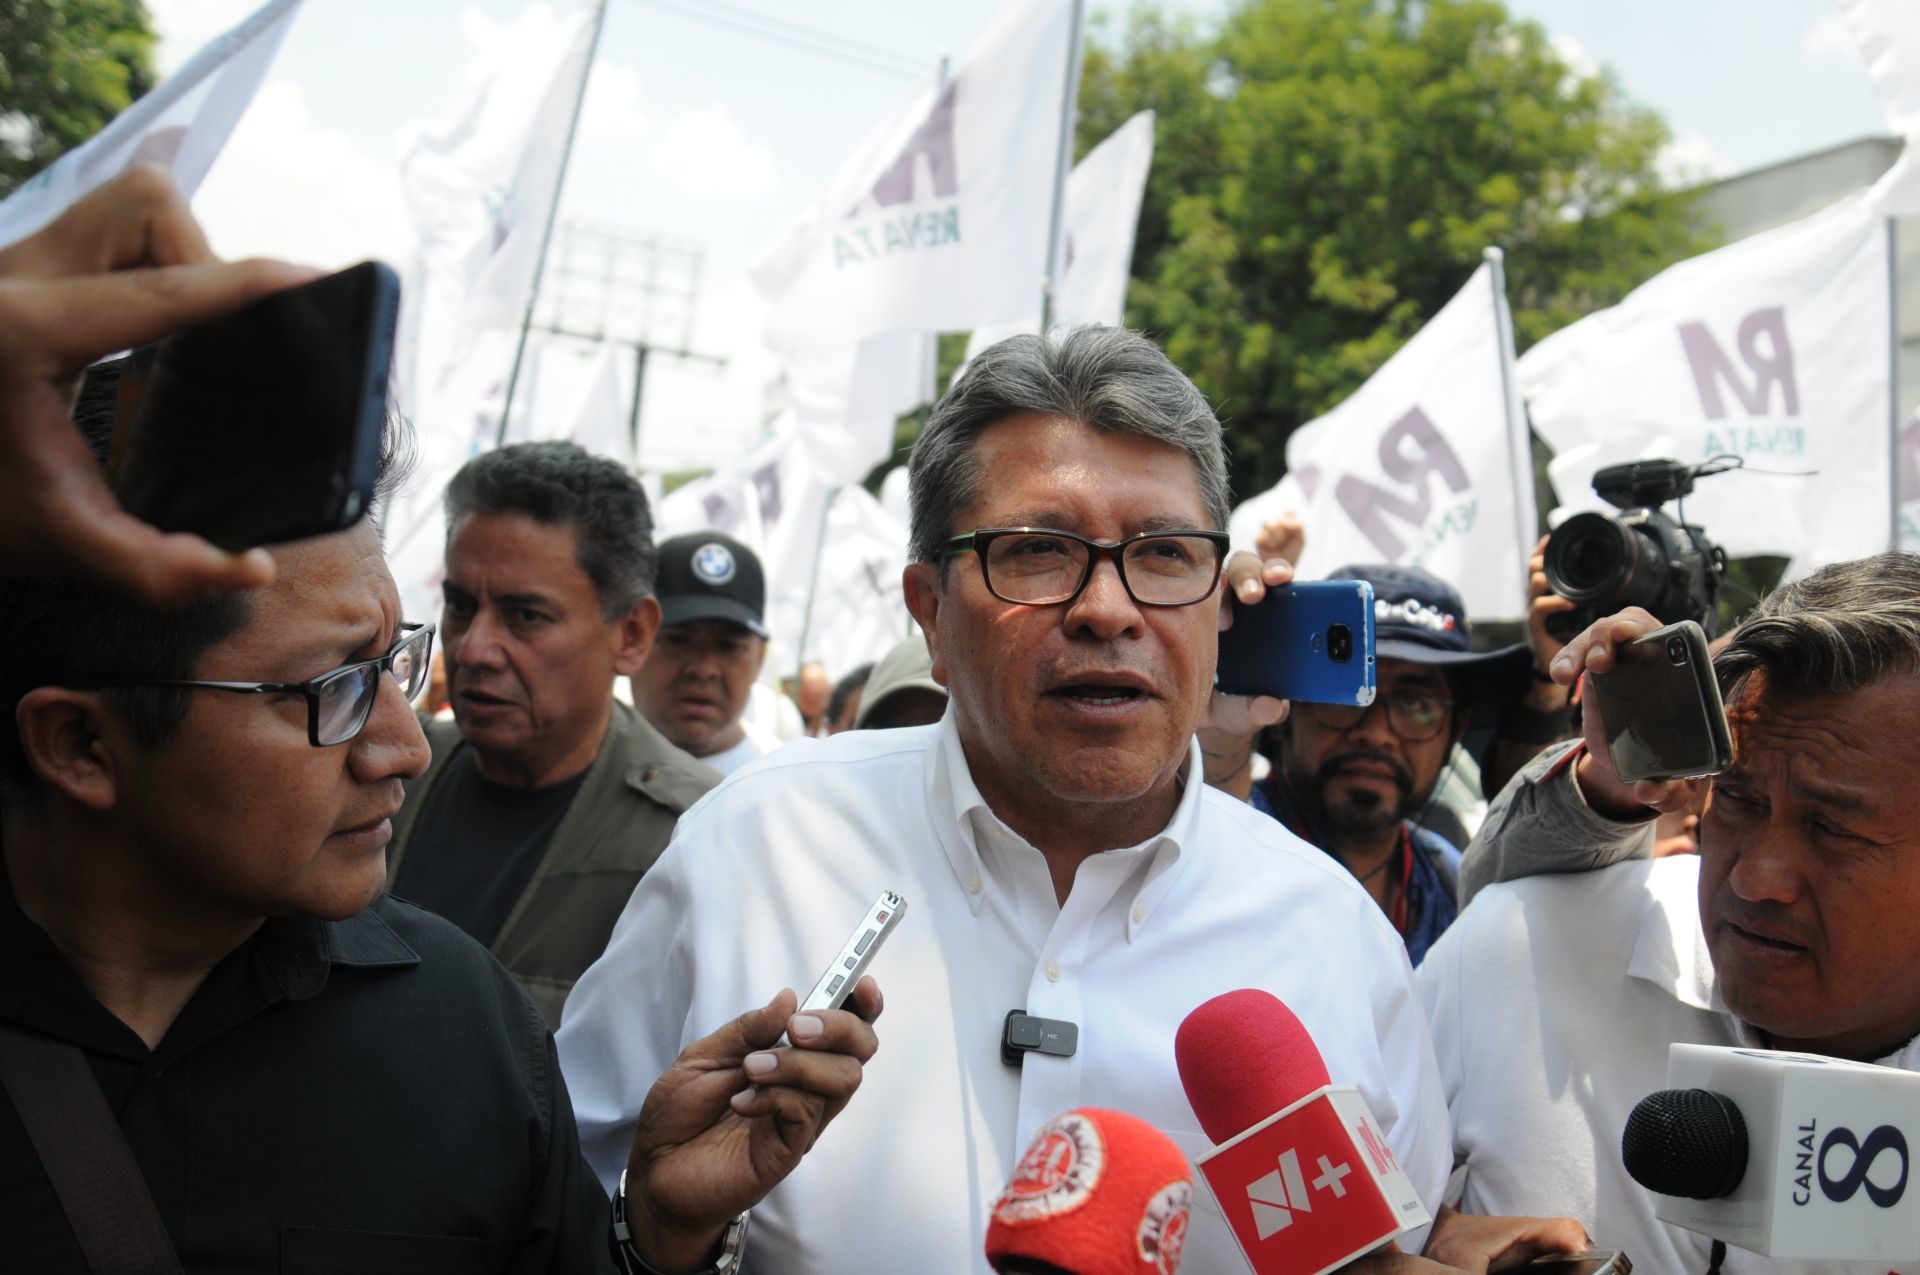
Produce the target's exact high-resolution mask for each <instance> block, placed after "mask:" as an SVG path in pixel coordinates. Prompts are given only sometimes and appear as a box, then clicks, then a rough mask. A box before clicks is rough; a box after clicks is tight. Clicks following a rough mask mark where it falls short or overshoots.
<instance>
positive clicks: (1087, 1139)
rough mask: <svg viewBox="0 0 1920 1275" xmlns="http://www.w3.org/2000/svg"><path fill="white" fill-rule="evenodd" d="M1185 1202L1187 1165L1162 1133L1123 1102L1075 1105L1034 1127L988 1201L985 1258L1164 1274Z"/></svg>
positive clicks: (1181, 1232) (1083, 1272) (1087, 1271)
mask: <svg viewBox="0 0 1920 1275" xmlns="http://www.w3.org/2000/svg"><path fill="white" fill-rule="evenodd" d="M1192 1207H1193V1175H1192V1171H1191V1170H1189V1169H1188V1168H1187V1157H1186V1156H1185V1155H1184V1154H1182V1152H1181V1150H1180V1148H1179V1147H1176V1146H1175V1145H1173V1142H1172V1140H1171V1139H1169V1138H1168V1137H1167V1135H1166V1134H1164V1133H1161V1132H1160V1131H1159V1130H1158V1129H1156V1128H1154V1127H1153V1126H1152V1125H1150V1124H1148V1123H1147V1122H1146V1121H1144V1120H1141V1119H1138V1118H1137V1117H1134V1116H1130V1115H1127V1114H1126V1113H1125V1112H1121V1111H1104V1110H1101V1109H1100V1108H1097V1107H1081V1108H1078V1109H1076V1110H1074V1111H1069V1112H1067V1113H1066V1114H1065V1115H1063V1116H1057V1117H1055V1118H1054V1119H1052V1120H1049V1121H1048V1122H1047V1123H1046V1124H1044V1125H1041V1126H1040V1130H1039V1132H1038V1133H1036V1134H1034V1137H1033V1145H1031V1146H1030V1147H1028V1148H1027V1153H1026V1154H1025V1155H1023V1156H1021V1157H1020V1163H1019V1164H1018V1165H1016V1166H1015V1167H1014V1170H1013V1177H1012V1178H1011V1179H1009V1180H1008V1182H1007V1189H1006V1192H1005V1193H1004V1194H1002V1195H1001V1197H1000V1200H999V1202H998V1203H997V1204H995V1205H994V1206H993V1220H992V1221H991V1222H990V1223H989V1224H988V1226H987V1261H988V1262H989V1263H991V1264H992V1265H993V1267H994V1269H995V1270H1000V1269H1003V1265H1002V1264H1003V1263H1005V1264H1006V1265H1005V1267H1004V1269H1028V1270H1030V1269H1033V1268H1034V1264H1035V1263H1044V1264H1045V1265H1046V1266H1049V1267H1057V1268H1059V1269H1061V1270H1064V1271H1071V1272H1073V1273H1074V1275H1174V1272H1175V1271H1177V1270H1178V1269H1179V1268H1180V1250H1181V1247H1182V1246H1183V1245H1184V1244H1185V1243H1186V1238H1187V1224H1188V1221H1189V1218H1190V1215H1191V1211H1192ZM1023 1259H1024V1261H1023Z"/></svg>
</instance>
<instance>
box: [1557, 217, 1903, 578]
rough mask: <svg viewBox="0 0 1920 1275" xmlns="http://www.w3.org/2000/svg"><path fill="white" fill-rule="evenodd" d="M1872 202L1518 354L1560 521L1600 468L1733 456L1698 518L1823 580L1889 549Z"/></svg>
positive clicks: (1724, 539) (1720, 539) (1692, 273)
mask: <svg viewBox="0 0 1920 1275" xmlns="http://www.w3.org/2000/svg"><path fill="white" fill-rule="evenodd" d="M1878 196H1879V192H1878V191H1877V190H1869V191H1864V192H1861V193H1860V194H1858V195H1855V196H1853V197H1851V198H1848V199H1846V200H1843V201H1842V202H1840V203H1838V204H1835V205H1833V206H1832V207H1830V208H1827V209H1825V210H1823V211H1822V212H1819V213H1816V214H1815V215H1813V216H1812V217H1808V218H1805V219H1803V220H1801V221H1797V222H1793V223H1790V224H1788V225H1785V226H1781V227H1779V228H1777V229H1775V230H1771V231H1768V232H1766V233H1764V234H1759V235H1755V236H1752V237H1751V238H1748V239H1742V240H1740V241H1739V242H1737V243H1733V244H1729V245H1727V246H1726V247H1724V248H1720V249H1718V250H1716V251H1714V252H1710V253H1707V254H1706V255H1704V256H1700V257H1694V258H1692V259H1691V260H1688V261H1683V262H1681V263H1680V264H1679V265H1676V266H1672V267H1670V268H1669V269H1667V270H1665V271H1663V272H1661V273H1660V274H1658V275H1656V276H1655V277H1654V278H1653V279H1651V280H1649V281H1648V282H1647V283H1645V284H1643V285H1641V286H1640V287H1639V288H1636V289H1635V290H1634V291H1633V292H1632V293H1630V294H1629V295H1628V296H1627V298H1626V299H1625V300H1624V301H1622V302H1621V303H1620V304H1619V305H1616V306H1614V307H1613V308H1611V309H1608V310H1602V311H1600V312H1599V313H1597V314H1591V315H1588V316H1587V317H1586V318H1584V319H1582V320H1580V321H1579V322H1578V323H1575V324H1573V325H1572V326H1570V327H1567V328H1564V329H1562V330H1561V331H1559V332H1556V333H1554V334H1553V335H1552V336H1550V337H1548V338H1547V339H1546V340H1544V341H1542V342H1540V344H1539V345H1536V346H1535V347H1534V348H1533V349H1531V350H1529V351H1528V352H1527V355H1526V357H1525V358H1523V359H1521V360H1520V363H1519V373H1520V385H1521V389H1522V390H1523V392H1524V393H1525V395H1526V398H1527V404H1528V408H1529V411H1530V413H1531V415H1532V417H1533V424H1534V427H1535V428H1536V429H1538V430H1539V432H1540V434H1541V436H1542V437H1543V438H1545V439H1546V441H1547V442H1548V444H1550V445H1551V446H1552V447H1553V449H1554V451H1555V453H1556V457H1555V460H1554V463H1553V466H1552V469H1551V473H1552V476H1553V483H1554V487H1555V490H1556V491H1557V492H1558V493H1559V496H1560V500H1561V502H1562V509H1563V511H1571V510H1576V509H1604V508H1606V506H1605V505H1604V503H1603V502H1601V501H1600V500H1599V498H1598V497H1596V496H1595V495H1594V494H1593V490H1592V479H1593V474H1594V472H1595V471H1596V470H1598V469H1600V468H1601V467H1602V466H1605V465H1613V464H1619V463H1622V462H1625V461H1633V460H1643V459H1653V458H1657V457H1667V458H1671V459H1674V460H1679V461H1682V462H1685V463H1688V464H1694V463H1698V462H1700V461H1704V460H1707V459H1708V458H1710V457H1714V456H1737V457H1740V458H1742V459H1743V460H1744V461H1745V463H1746V466H1747V468H1746V469H1745V470H1743V471H1742V470H1736V471H1734V472H1732V473H1729V474H1725V475H1720V476H1717V477H1712V478H1706V479H1703V480H1702V481H1701V482H1700V484H1699V486H1698V487H1696V488H1695V490H1694V492H1693V494H1692V495H1690V496H1688V497H1687V499H1686V511H1685V512H1686V516H1687V521H1689V522H1693V523H1698V524H1700V525H1701V526H1703V527H1705V528H1706V532H1707V535H1708V536H1709V537H1710V538H1711V539H1713V540H1714V541H1716V542H1717V543H1719V544H1720V545H1721V546H1723V547H1724V548H1725V549H1726V551H1727V552H1728V553H1729V554H1732V555H1734V556H1736V557H1738V556H1743V555H1751V554H1784V555H1788V556H1791V557H1794V558H1796V560H1797V561H1798V562H1799V563H1801V564H1802V566H1803V567H1805V568H1808V569H1811V568H1812V567H1816V566H1820V565H1822V564H1825V563H1829V562H1837V561H1841V560H1844V559H1848V558H1856V557H1859V556H1861V555H1863V554H1867V553H1873V552H1875V551H1877V550H1880V549H1884V548H1886V547H1887V544H1888V541H1889V539H1890V537H1891V519H1892V513H1891V510H1890V508H1889V503H1890V495H1889V492H1890V482H1891V475H1890V473H1889V465H1890V457H1889V452H1890V450H1891V448H1890V440H1889V431H1890V429H1891V422H1892V408H1891V401H1890V397H1889V380H1890V355H1889V336H1888V332H1889V326H1888V325H1889V321H1890V316H1889V312H1888V311H1889V307H1888V282H1887V276H1888V269H1887V228H1886V221H1885V217H1884V216H1883V215H1882V209H1881V207H1880V206H1879V203H1878Z"/></svg>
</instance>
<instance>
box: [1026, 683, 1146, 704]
mask: <svg viewBox="0 0 1920 1275" xmlns="http://www.w3.org/2000/svg"><path fill="white" fill-rule="evenodd" d="M1048 694H1049V695H1052V696H1054V697H1055V698H1057V699H1063V700H1066V701H1067V702H1068V703H1070V704H1073V705H1075V706H1076V707H1081V708H1124V707H1126V706H1128V705H1130V704H1137V703H1140V702H1142V701H1144V700H1145V699H1146V698H1147V693H1146V691H1144V690H1142V689H1141V688H1140V687H1138V686H1131V685H1119V684H1115V683H1111V682H1069V683H1067V684H1066V685H1064V686H1057V687H1055V688H1054V689H1053V690H1051V691H1049V692H1048Z"/></svg>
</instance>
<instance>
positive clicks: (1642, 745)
mask: <svg viewBox="0 0 1920 1275" xmlns="http://www.w3.org/2000/svg"><path fill="white" fill-rule="evenodd" d="M1593 696H1594V699H1595V700H1596V701H1597V702H1598V704H1599V708H1600V717H1601V720H1602V721H1603V722H1604V723H1605V724H1606V730H1607V755H1608V756H1609V757H1611V758H1612V759H1613V773H1614V774H1616V775H1618V776H1619V777H1620V778H1621V780H1623V781H1624V782H1626V783H1633V782H1635V781H1636V780H1641V779H1698V778H1700V777H1702V776H1704V775H1717V774H1719V773H1720V772H1721V771H1723V770H1725V769H1726V768H1727V767H1728V766H1729V765H1731V764H1732V763H1733V739H1732V737H1731V735H1730V734H1729V733H1728V731H1727V712H1726V708H1725V707H1724V706H1723V705H1722V704H1721V702H1720V683H1719V682H1718V681H1716V680H1715V679H1714V676H1713V661H1712V659H1711V658H1710V657H1709V656H1708V654H1707V635H1706V633H1705V632H1704V631H1703V630H1702V629H1701V628H1700V626H1699V625H1697V624H1695V623H1694V622H1693V621H1691V620H1682V621H1681V622H1680V623H1678V624H1669V625H1667V626H1666V627H1665V628H1659V629H1655V630H1654V631H1653V632H1651V633H1647V634H1643V635H1641V636H1640V637H1637V638H1635V639H1634V640H1633V641H1631V642H1627V643H1625V644H1623V645H1622V646H1621V647H1620V648H1619V650H1618V651H1617V652H1616V654H1615V656H1614V663H1613V667H1612V668H1610V669H1608V670H1607V671H1606V672H1604V673H1596V674H1594V675H1593Z"/></svg>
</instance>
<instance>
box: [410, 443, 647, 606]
mask: <svg viewBox="0 0 1920 1275" xmlns="http://www.w3.org/2000/svg"><path fill="white" fill-rule="evenodd" d="M446 507H447V535H448V536H449V537H451V536H452V535H453V525H454V524H455V523H456V522H459V521H460V519H461V518H462V517H464V516H466V515H467V514H471V513H487V514H525V515H526V516H527V517H529V518H532V519H534V520H535V521H536V522H543V523H547V524H548V525H550V526H566V527H572V528H573V530H574V560H575V561H576V562H578V563H579V564H580V569H581V570H582V571H584V572H586V574H587V579H589V580H591V581H592V582H593V591H594V594H595V596H597V597H598V598H599V599H600V613H601V616H602V618H604V619H607V620H616V619H618V618H620V617H621V616H623V615H625V614H626V613H627V612H628V611H630V610H632V609H633V604H634V603H636V602H638V601H639V600H640V599H642V598H644V597H646V596H647V595H648V594H650V593H652V592H653V581H654V575H655V573H656V572H657V571H658V569H659V562H660V555H659V551H658V550H657V549H656V548H655V547H654V543H653V515H652V513H651V512H650V511H649V510H648V508H647V494H646V492H645V491H643V490H642V489H641V487H640V484H639V483H638V482H637V481H635V479H634V477H633V475H632V474H630V473H628V472H627V471H626V469H625V468H623V467H622V466H621V465H619V464H618V463H616V462H614V461H611V460H608V459H607V458H606V457H604V456H595V455H594V454H593V453H592V452H589V451H587V450H585V449H584V448H581V447H578V446H575V445H574V444H572V443H566V442H544V443H514V444H512V445H511V446H507V447H500V448H496V449H494V450H493V451H490V452H482V453H481V454H480V455H478V456H475V457H474V458H473V459H472V460H470V461H468V462H467V463H466V464H465V465H462V466H461V467H460V472H459V473H457V474H455V475H454V476H453V481H452V482H450V483H448V484H447V492H446Z"/></svg>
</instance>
